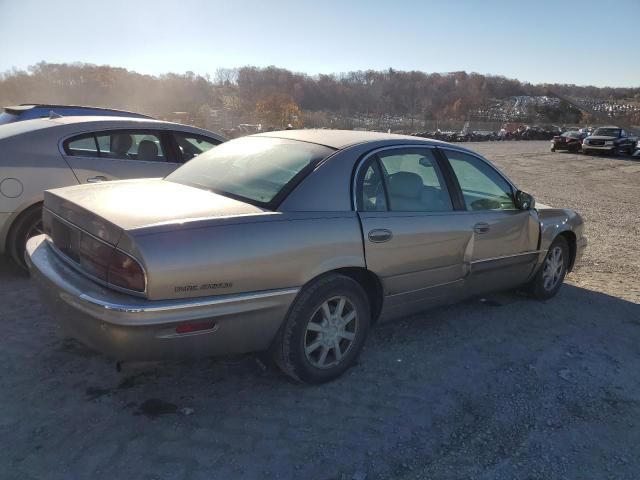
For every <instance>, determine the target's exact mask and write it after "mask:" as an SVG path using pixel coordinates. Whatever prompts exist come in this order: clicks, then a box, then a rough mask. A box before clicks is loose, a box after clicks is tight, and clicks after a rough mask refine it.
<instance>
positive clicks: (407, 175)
mask: <svg viewBox="0 0 640 480" xmlns="http://www.w3.org/2000/svg"><path fill="white" fill-rule="evenodd" d="M378 158H379V159H380V165H381V169H382V175H383V178H384V181H385V186H386V189H387V196H388V201H389V210H392V211H396V212H446V211H450V210H453V205H452V204H451V197H450V196H449V192H448V191H447V186H446V183H445V181H444V177H443V176H442V173H441V172H440V168H439V167H438V164H437V162H436V159H435V157H434V155H433V151H432V150H430V149H403V150H388V151H385V152H382V153H380V154H378Z"/></svg>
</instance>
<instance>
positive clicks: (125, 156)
mask: <svg viewBox="0 0 640 480" xmlns="http://www.w3.org/2000/svg"><path fill="white" fill-rule="evenodd" d="M96 138H97V141H98V147H99V148H100V156H101V157H103V158H113V159H119V160H140V161H143V162H166V157H165V155H164V152H163V150H162V143H161V142H160V136H159V134H157V133H156V132H146V131H138V132H136V131H119V132H118V131H116V132H104V133H100V134H98V135H97V137H96Z"/></svg>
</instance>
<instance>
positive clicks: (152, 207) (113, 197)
mask: <svg viewBox="0 0 640 480" xmlns="http://www.w3.org/2000/svg"><path fill="white" fill-rule="evenodd" d="M45 208H47V209H48V210H50V211H51V212H53V213H54V214H56V215H57V216H59V217H62V218H63V219H64V220H66V221H68V222H70V223H72V224H74V225H76V226H77V227H79V228H80V229H82V230H85V231H87V232H89V233H91V234H92V235H94V236H96V237H98V238H100V239H102V240H104V241H106V242H108V243H110V244H112V245H116V244H117V243H118V240H119V238H120V236H121V234H122V231H130V230H136V229H141V228H145V227H149V226H154V225H159V224H170V223H176V222H177V223H184V222H187V221H190V220H194V219H201V218H219V217H230V216H239V215H252V214H260V213H263V212H265V210H264V209H262V208H259V207H256V206H254V205H251V204H249V203H245V202H241V201H239V200H234V199H231V198H228V197H225V196H223V195H218V194H216V193H213V192H210V191H208V190H203V189H199V188H195V187H190V186H187V185H182V184H179V183H174V182H169V181H165V180H161V179H142V180H124V181H117V182H104V183H100V184H92V185H77V186H73V187H67V188H62V189H56V190H49V191H47V192H45Z"/></svg>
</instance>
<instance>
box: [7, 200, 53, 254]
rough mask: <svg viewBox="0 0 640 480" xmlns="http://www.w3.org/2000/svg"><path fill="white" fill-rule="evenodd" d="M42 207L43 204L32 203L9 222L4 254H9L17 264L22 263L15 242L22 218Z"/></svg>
mask: <svg viewBox="0 0 640 480" xmlns="http://www.w3.org/2000/svg"><path fill="white" fill-rule="evenodd" d="M43 205H44V202H37V203H34V204H33V205H30V206H28V207H27V208H25V209H24V210H22V211H21V212H20V213H19V214H18V216H17V217H16V218H14V219H13V222H11V225H10V226H9V230H8V231H7V237H6V240H5V252H7V253H9V254H10V255H11V256H12V257H13V259H14V260H15V261H16V262H18V263H19V264H20V263H22V262H21V258H22V257H21V255H20V252H17V251H16V242H17V240H18V239H17V234H18V230H20V228H22V227H23V226H24V225H23V220H24V218H25V217H28V216H29V215H30V214H32V213H33V212H35V211H39V210H42V207H43Z"/></svg>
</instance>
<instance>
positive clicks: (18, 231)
mask: <svg viewBox="0 0 640 480" xmlns="http://www.w3.org/2000/svg"><path fill="white" fill-rule="evenodd" d="M40 233H42V205H35V206H33V207H31V208H29V209H27V210H25V211H24V212H23V213H21V214H20V216H19V217H18V218H17V219H16V220H15V222H14V223H13V225H12V226H11V229H10V230H9V236H8V238H7V248H8V251H9V254H10V255H11V258H12V259H13V261H14V262H15V263H16V264H17V265H18V266H20V267H21V268H23V269H24V270H27V262H26V260H25V258H24V254H25V248H26V245H27V240H28V239H29V238H31V237H33V236H35V235H38V234H40Z"/></svg>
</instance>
